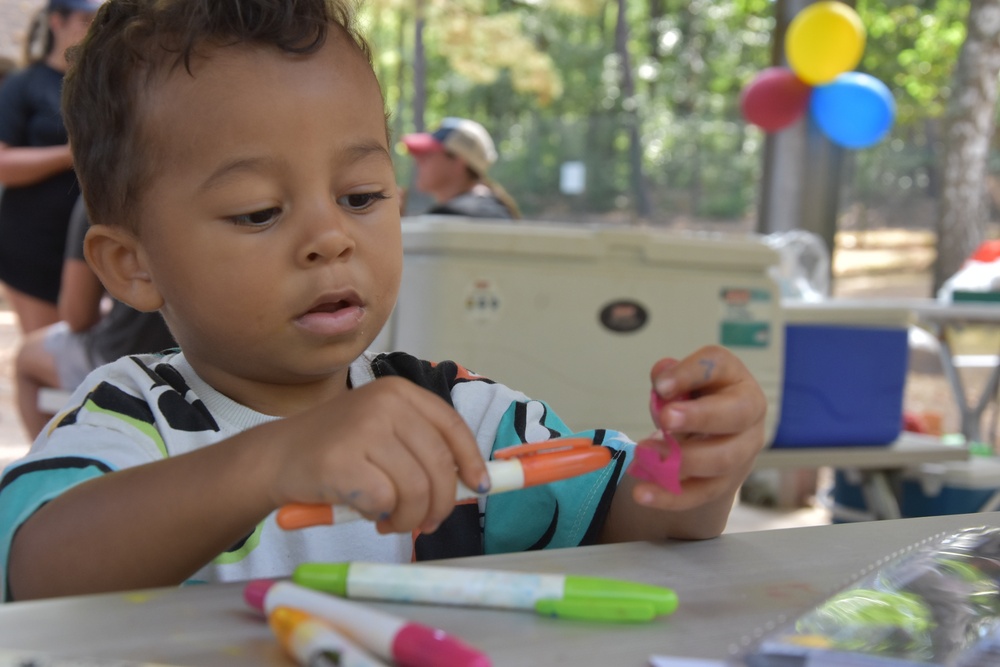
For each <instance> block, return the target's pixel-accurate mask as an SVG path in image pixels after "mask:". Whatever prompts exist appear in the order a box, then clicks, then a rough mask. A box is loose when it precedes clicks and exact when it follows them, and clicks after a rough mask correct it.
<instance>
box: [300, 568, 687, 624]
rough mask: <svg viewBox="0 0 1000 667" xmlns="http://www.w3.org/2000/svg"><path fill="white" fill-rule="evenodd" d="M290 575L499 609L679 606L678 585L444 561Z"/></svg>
mask: <svg viewBox="0 0 1000 667" xmlns="http://www.w3.org/2000/svg"><path fill="white" fill-rule="evenodd" d="M292 580H293V581H294V582H295V583H297V584H299V585H301V586H305V587H307V588H312V589H315V590H319V591H324V592H326V593H332V594H334V595H339V596H341V597H348V598H360V599H368V600H387V601H392V602H422V603H429V604H443V605H457V606H470V607H492V608H498V609H528V610H534V611H535V612H537V613H539V614H542V615H544V616H552V617H556V618H572V619H579V620H593V621H612V622H642V621H651V620H653V619H654V618H656V617H657V616H660V615H663V614H671V613H673V612H674V610H675V609H677V595H676V593H674V591H673V590H671V589H669V588H664V587H662V586H653V585H650V584H643V583H638V582H633V581H623V580H620V579H605V578H601V577H583V576H574V575H567V574H526V573H522V572H505V571H500V570H482V569H473V568H464V567H446V566H438V565H412V564H410V565H387V564H383V563H364V562H352V563H303V564H302V565H299V566H298V567H297V568H296V569H295V572H294V573H293V574H292Z"/></svg>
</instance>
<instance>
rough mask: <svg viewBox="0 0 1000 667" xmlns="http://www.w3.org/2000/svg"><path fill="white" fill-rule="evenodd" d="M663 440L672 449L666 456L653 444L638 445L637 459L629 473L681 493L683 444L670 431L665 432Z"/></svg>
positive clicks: (674, 492)
mask: <svg viewBox="0 0 1000 667" xmlns="http://www.w3.org/2000/svg"><path fill="white" fill-rule="evenodd" d="M663 441H664V442H665V443H666V444H667V447H668V448H669V449H670V451H669V452H668V453H667V455H666V457H664V456H663V455H662V454H661V452H660V450H659V449H657V448H656V447H653V446H651V445H638V446H636V448H635V460H634V461H633V462H632V465H630V466H629V468H628V474H630V475H632V476H633V477H635V478H636V479H638V480H642V481H643V482H652V483H653V484H656V485H657V486H660V487H662V488H664V489H666V490H667V491H669V492H670V493H673V494H675V495H680V493H681V446H680V444H679V443H678V442H677V440H675V439H674V437H673V436H672V435H670V434H669V433H664V434H663Z"/></svg>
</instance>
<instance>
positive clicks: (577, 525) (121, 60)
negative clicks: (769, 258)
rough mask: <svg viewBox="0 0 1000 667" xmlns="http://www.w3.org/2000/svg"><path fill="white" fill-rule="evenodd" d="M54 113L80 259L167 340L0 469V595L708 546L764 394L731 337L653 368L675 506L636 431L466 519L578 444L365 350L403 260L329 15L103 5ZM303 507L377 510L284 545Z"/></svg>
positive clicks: (338, 30) (370, 120)
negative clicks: (82, 208) (631, 547)
mask: <svg viewBox="0 0 1000 667" xmlns="http://www.w3.org/2000/svg"><path fill="white" fill-rule="evenodd" d="M64 109H65V115H66V123H67V127H68V130H69V133H70V137H71V144H72V147H73V151H74V160H75V166H76V169H77V171H78V173H79V177H80V181H81V184H82V188H83V191H84V196H85V198H86V201H87V204H88V209H89V213H90V218H91V223H92V227H91V229H90V231H89V233H88V235H87V239H86V255H87V260H88V262H89V263H90V264H91V265H92V267H93V268H94V270H95V272H96V273H97V274H98V275H99V276H100V278H101V280H102V282H103V283H104V285H105V287H106V288H107V290H108V291H109V292H110V293H111V294H112V295H114V296H115V297H116V298H117V299H119V300H121V301H123V302H125V303H127V304H129V305H131V306H132V307H133V308H136V309H138V310H141V311H154V310H158V311H160V313H161V314H162V315H163V317H164V319H165V320H166V322H167V324H168V325H169V327H170V330H171V332H172V333H173V335H174V338H175V340H176V341H177V343H178V344H179V346H180V349H181V350H182V351H181V352H177V353H170V354H164V355H143V356H132V357H126V358H123V359H121V360H119V361H116V362H113V363H111V364H108V365H106V366H104V367H102V368H99V369H97V370H96V371H94V372H93V373H92V374H91V375H90V376H88V378H87V379H86V380H85V382H84V384H83V385H81V387H80V389H79V390H78V391H77V392H76V394H75V395H74V398H73V400H72V403H71V405H72V408H71V409H69V410H68V411H67V412H65V413H64V414H61V415H58V416H56V418H55V419H53V421H52V422H51V423H50V424H49V426H48V427H47V430H46V431H45V432H43V433H42V435H41V436H39V438H38V440H36V442H35V444H34V445H33V447H32V450H31V452H30V453H29V455H28V456H27V457H26V458H25V459H23V460H22V461H20V462H18V463H16V464H15V465H13V466H11V467H10V468H9V469H8V470H7V471H6V473H5V475H4V477H3V480H2V482H0V562H2V563H3V565H4V568H5V577H4V581H5V584H6V585H7V590H5V591H4V597H5V599H27V598H35V597H45V596H54V595H67V594H78V593H88V592H96V591H110V590H122V589H133V588H145V587H152V586H166V585H177V584H180V583H183V582H185V581H204V580H211V581H220V580H241V579H249V578H255V577H276V576H285V575H288V574H289V573H290V571H291V569H292V568H293V567H294V566H295V565H296V564H297V563H299V562H302V561H309V560H328V561H339V560H350V559H364V560H375V561H404V562H405V561H408V560H410V559H411V557H412V556H415V557H416V558H418V559H424V558H434V557H442V556H459V555H468V554H472V553H484V552H501V551H510V550H524V549H532V548H543V547H563V546H573V545H577V544H585V543H591V542H599V541H621V540H635V539H663V538H667V537H676V538H705V537H712V536H715V535H717V534H719V533H720V532H721V531H722V529H723V527H724V526H725V522H726V517H727V516H728V514H729V511H730V509H731V506H732V503H733V500H734V497H735V494H736V492H737V491H738V489H739V486H740V484H741V482H742V481H743V479H744V478H745V477H746V475H747V474H748V472H749V470H750V468H751V466H752V463H753V459H754V457H755V455H756V454H757V452H758V451H759V450H760V449H761V447H762V446H763V416H764V410H765V401H764V398H763V394H762V392H761V390H760V388H759V387H758V385H757V384H756V383H755V382H754V380H753V378H752V377H751V376H750V374H749V373H748V372H747V370H746V368H745V367H744V366H743V365H742V364H741V363H740V362H739V361H738V360H737V359H736V358H735V356H733V355H732V354H730V353H729V352H728V351H726V350H724V349H722V348H719V347H707V348H704V349H701V350H699V351H697V352H696V353H694V354H693V355H692V356H691V357H689V358H687V359H684V360H682V361H680V362H673V361H668V360H661V361H659V362H657V363H656V364H654V365H653V366H652V370H651V380H652V384H653V386H654V387H655V389H656V391H657V392H658V394H659V396H661V397H662V398H663V399H665V400H667V401H670V400H673V401H674V402H672V403H670V404H669V405H668V406H666V407H663V408H661V409H657V410H654V411H653V413H654V414H653V415H652V416H653V420H654V421H655V422H656V423H658V424H659V425H660V426H661V427H662V428H663V429H665V430H669V431H671V432H673V433H674V434H675V435H677V437H678V439H679V440H680V442H681V446H682V448H683V452H684V457H683V467H682V470H681V478H682V484H683V493H681V494H679V495H673V494H670V493H668V492H667V491H665V490H663V489H661V488H659V487H658V486H655V485H653V484H650V483H646V482H638V481H636V480H635V479H634V478H632V477H627V476H623V472H624V470H625V469H626V468H627V466H628V464H629V462H630V461H631V456H632V452H633V449H634V445H633V443H632V442H631V441H630V440H628V439H627V438H626V437H625V436H623V435H622V434H620V433H616V432H614V431H603V430H598V431H593V432H588V433H587V434H586V435H588V436H589V437H590V438H591V439H592V440H593V441H594V442H595V444H599V445H603V446H606V447H609V448H611V449H612V450H613V451H614V453H615V454H614V457H613V459H612V461H611V463H610V464H609V465H608V466H607V467H606V468H604V469H603V470H599V471H596V472H592V473H589V474H588V475H584V476H581V477H578V478H574V479H571V480H565V481H562V482H557V483H553V484H549V485H546V486H543V487H535V488H533V489H526V490H522V491H516V492H511V493H507V494H500V495H497V496H493V497H490V498H489V499H488V500H487V501H482V502H481V503H480V504H479V505H476V504H473V505H462V506H460V507H459V508H458V509H455V508H454V499H455V488H456V481H457V480H458V479H460V480H461V481H462V482H464V483H465V484H466V485H468V486H469V487H471V488H474V489H478V490H480V491H486V490H487V489H488V488H489V478H488V475H487V473H486V468H485V464H484V461H483V460H484V458H489V456H490V455H491V453H492V452H493V451H495V450H497V449H500V448H503V447H507V446H511V445H517V444H520V443H522V442H534V441H539V440H545V439H548V438H551V437H556V436H560V435H567V434H569V433H570V432H571V431H570V429H569V428H568V427H567V426H566V425H564V424H563V423H562V422H561V421H560V420H559V418H558V417H557V416H556V415H555V414H554V413H553V412H552V411H551V410H550V409H549V407H548V406H547V405H546V404H545V403H542V402H539V401H534V400H530V399H528V398H527V397H526V396H524V395H523V394H520V393H518V392H516V391H513V390H511V389H508V388H507V387H504V386H503V385H500V384H496V383H494V382H492V381H490V380H487V379H485V378H481V377H479V376H476V375H475V374H473V373H470V372H468V371H466V370H464V369H463V368H461V367H460V366H458V365H457V364H455V363H452V362H442V363H439V364H432V363H428V362H425V361H421V360H418V359H415V358H413V357H411V356H408V355H406V354H401V353H394V354H391V355H375V354H373V353H370V352H367V351H366V350H367V348H368V346H369V344H370V343H371V342H372V340H373V339H374V338H375V336H376V334H378V332H379V330H380V329H381V328H382V326H383V324H384V323H385V322H386V319H387V318H388V316H389V313H390V312H391V310H392V308H393V304H394V302H395V298H396V295H397V292H398V287H399V281H400V273H401V266H402V247H401V233H400V219H399V206H398V203H397V202H396V201H394V197H396V193H397V188H396V182H395V178H394V173H393V165H392V162H391V159H390V141H389V137H388V132H387V124H386V118H385V113H384V101H383V98H382V95H381V91H380V89H379V85H378V82H377V81H376V79H375V75H374V72H373V69H372V65H371V58H370V55H369V53H368V50H367V47H366V46H365V44H364V42H363V40H362V39H361V38H360V37H359V36H358V34H357V33H356V32H355V31H354V28H353V27H352V22H351V17H350V15H349V13H348V10H347V9H346V8H345V6H342V5H340V4H332V3H328V2H327V0H299V1H296V2H294V3H293V2H289V1H288V0H231V1H228V2H216V1H215V0H110V1H109V2H107V3H106V4H105V5H104V7H103V8H102V9H101V11H100V13H99V14H98V16H97V17H96V19H95V21H94V23H93V25H92V27H91V30H90V33H89V34H88V37H87V39H86V40H85V42H84V44H83V45H82V47H81V48H80V50H79V53H78V54H76V57H75V61H74V64H73V66H72V67H71V70H70V73H69V75H68V77H67V81H66V89H65V92H64ZM685 394H690V395H692V396H695V397H696V398H695V399H693V400H679V398H680V397H681V396H682V395H685ZM644 446H650V447H660V446H663V443H662V442H661V441H660V439H659V436H654V437H653V438H651V439H650V441H649V442H648V443H646V444H645V445H644ZM619 482H620V483H619ZM292 502H299V503H323V504H335V503H346V504H350V505H352V506H353V507H354V508H356V509H357V510H359V511H360V512H362V513H363V514H364V515H365V516H366V517H368V518H370V519H372V520H373V521H371V522H368V521H361V522H354V523H350V524H344V525H342V526H332V527H320V528H310V529H307V530H302V531H296V532H283V531H281V530H280V529H279V528H278V527H277V526H276V525H275V522H274V512H275V510H276V509H277V508H279V507H281V506H282V505H285V504H287V503H292ZM453 510H454V511H453ZM481 513H482V516H480V514H481ZM413 531H418V532H419V533H420V536H419V537H417V538H413V537H412V536H411V533H412V532H413Z"/></svg>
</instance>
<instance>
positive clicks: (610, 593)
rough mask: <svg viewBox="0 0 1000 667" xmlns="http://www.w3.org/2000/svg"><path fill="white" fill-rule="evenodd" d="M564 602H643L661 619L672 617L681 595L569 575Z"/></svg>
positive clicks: (596, 578)
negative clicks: (661, 617)
mask: <svg viewBox="0 0 1000 667" xmlns="http://www.w3.org/2000/svg"><path fill="white" fill-rule="evenodd" d="M563 599H565V600H590V601H592V602H593V603H595V604H597V603H600V602H601V601H602V600H608V601H617V602H636V603H638V602H642V603H645V604H647V605H649V606H651V607H652V608H653V611H654V612H655V614H656V615H657V616H660V615H662V614H672V613H674V611H676V609H677V593H675V592H674V591H673V590H672V589H670V588H666V587H663V586H653V585H651V584H641V583H638V582H635V581H623V580H620V579H604V578H601V577H576V576H573V575H568V576H567V577H566V584H565V586H564V588H563Z"/></svg>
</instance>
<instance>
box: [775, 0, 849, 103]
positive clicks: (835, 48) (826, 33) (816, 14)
mask: <svg viewBox="0 0 1000 667" xmlns="http://www.w3.org/2000/svg"><path fill="white" fill-rule="evenodd" d="M864 50H865V26H864V24H863V23H861V17H860V16H858V13H857V12H855V11H854V10H853V9H851V8H850V7H848V6H847V5H845V4H844V3H842V2H836V1H835V0H828V1H825V2H816V3H813V4H811V5H809V6H808V7H806V8H805V9H803V10H802V11H801V12H799V13H798V14H796V15H795V18H793V19H792V22H791V23H790V24H789V25H788V32H787V33H786V34H785V57H786V58H788V65H789V67H791V68H792V71H793V72H795V74H796V76H798V77H799V78H800V79H802V80H803V81H805V82H806V83H808V84H810V85H812V86H819V85H822V84H824V83H829V82H830V81H833V80H834V79H835V78H837V77H838V76H839V75H841V74H843V73H844V72H848V71H850V70H853V69H854V68H855V67H856V66H857V64H858V63H859V62H861V54H862V53H863V52H864Z"/></svg>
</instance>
